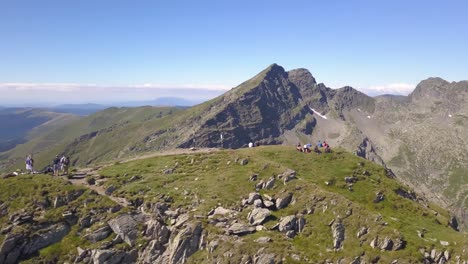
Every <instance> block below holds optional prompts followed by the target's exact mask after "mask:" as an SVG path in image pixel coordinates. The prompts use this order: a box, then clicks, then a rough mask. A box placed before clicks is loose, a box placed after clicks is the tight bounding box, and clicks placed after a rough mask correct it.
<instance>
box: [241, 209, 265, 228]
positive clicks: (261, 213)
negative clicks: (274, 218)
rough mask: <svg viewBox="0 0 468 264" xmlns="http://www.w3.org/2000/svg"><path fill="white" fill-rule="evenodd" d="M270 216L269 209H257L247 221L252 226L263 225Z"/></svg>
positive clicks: (250, 214)
mask: <svg viewBox="0 0 468 264" xmlns="http://www.w3.org/2000/svg"><path fill="white" fill-rule="evenodd" d="M270 215H271V212H270V210H268V209H265V208H255V209H253V210H252V211H251V212H250V213H249V215H248V216H247V219H248V220H249V224H250V225H253V226H256V225H261V224H262V223H263V222H264V221H265V220H266V219H267V218H268V217H269V216H270Z"/></svg>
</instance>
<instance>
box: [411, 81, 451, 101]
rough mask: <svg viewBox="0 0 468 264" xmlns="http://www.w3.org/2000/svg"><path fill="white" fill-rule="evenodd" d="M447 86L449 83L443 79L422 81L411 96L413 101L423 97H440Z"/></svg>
mask: <svg viewBox="0 0 468 264" xmlns="http://www.w3.org/2000/svg"><path fill="white" fill-rule="evenodd" d="M447 84H449V82H447V81H446V80H444V79H442V78H439V77H430V78H427V79H425V80H423V81H421V82H420V83H419V84H418V85H417V86H416V88H415V89H414V91H413V92H412V93H411V94H410V95H409V96H410V97H411V98H413V99H414V98H421V97H439V96H440V95H441V93H443V91H444V90H445V89H444V86H446V85H447Z"/></svg>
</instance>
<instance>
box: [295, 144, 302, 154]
mask: <svg viewBox="0 0 468 264" xmlns="http://www.w3.org/2000/svg"><path fill="white" fill-rule="evenodd" d="M296 150H297V151H300V152H302V147H301V143H297V146H296Z"/></svg>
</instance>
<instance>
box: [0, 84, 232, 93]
mask: <svg viewBox="0 0 468 264" xmlns="http://www.w3.org/2000/svg"><path fill="white" fill-rule="evenodd" d="M134 88H137V89H147V90H153V89H164V90H170V89H184V90H190V89H193V90H208V91H225V90H229V89H230V87H228V86H225V85H213V84H208V85H203V84H152V83H145V84H135V85H120V86H119V85H97V84H77V83H0V89H10V90H16V91H52V92H79V91H85V90H88V89H102V90H105V89H110V90H113V91H119V90H120V91H126V90H129V89H134Z"/></svg>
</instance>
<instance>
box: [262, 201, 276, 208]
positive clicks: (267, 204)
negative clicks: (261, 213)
mask: <svg viewBox="0 0 468 264" xmlns="http://www.w3.org/2000/svg"><path fill="white" fill-rule="evenodd" d="M263 205H264V206H265V207H266V208H268V209H274V207H275V203H274V202H272V201H264V202H263Z"/></svg>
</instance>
